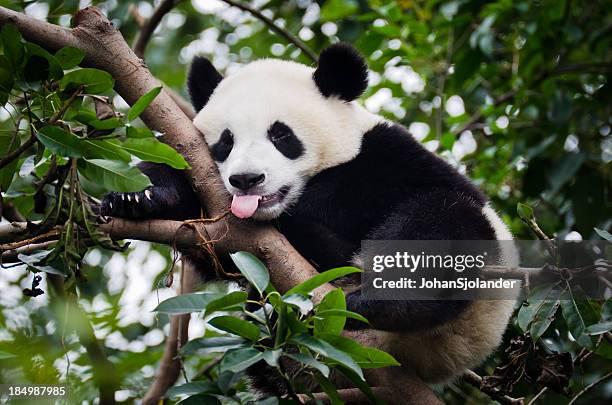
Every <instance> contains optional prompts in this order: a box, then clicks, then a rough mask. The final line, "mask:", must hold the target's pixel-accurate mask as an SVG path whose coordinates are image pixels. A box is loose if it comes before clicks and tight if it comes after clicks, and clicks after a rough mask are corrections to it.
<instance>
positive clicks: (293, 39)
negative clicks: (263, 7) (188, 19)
mask: <svg viewBox="0 0 612 405" xmlns="http://www.w3.org/2000/svg"><path fill="white" fill-rule="evenodd" d="M221 1H223V2H224V3H227V4H229V5H230V6H233V7H236V8H239V9H240V10H242V11H246V12H248V13H250V14H251V15H252V16H253V17H255V18H257V19H258V20H260V21H261V22H263V23H264V24H266V25H267V26H268V28H270V29H271V30H272V31H274V32H276V33H277V34H278V35H280V36H281V37H283V38H285V39H286V40H287V41H289V42H291V43H292V44H293V45H295V46H297V47H298V48H299V49H300V50H301V51H302V52H304V54H305V55H306V56H308V57H309V58H310V59H311V60H312V61H313V62H316V61H317V60H318V59H319V58H318V57H317V54H316V53H315V52H314V51H313V50H312V49H310V47H308V45H306V44H305V43H304V42H303V41H302V40H301V39H300V38H298V37H297V36H295V35H293V34H292V33H290V32H289V31H287V30H286V29H284V28H283V27H280V26H279V25H277V24H276V23H275V22H274V20H272V19H271V18H268V17H266V16H265V15H263V14H262V12H261V11H259V10H257V9H256V8H253V7H251V6H249V5H247V4H244V3H242V2H240V1H235V0H221Z"/></svg>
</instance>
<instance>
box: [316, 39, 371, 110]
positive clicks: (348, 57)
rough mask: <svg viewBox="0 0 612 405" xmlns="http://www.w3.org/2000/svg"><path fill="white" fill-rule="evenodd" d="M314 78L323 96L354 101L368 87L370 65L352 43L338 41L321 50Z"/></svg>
mask: <svg viewBox="0 0 612 405" xmlns="http://www.w3.org/2000/svg"><path fill="white" fill-rule="evenodd" d="M313 79H314V81H315V83H316V84H317V87H318V88H319V91H320V92H321V94H323V96H325V97H329V96H337V97H339V98H340V99H342V100H345V101H353V100H354V99H356V98H357V97H359V96H360V95H361V94H362V93H363V92H364V90H365V89H366V88H367V87H368V66H367V65H366V62H365V60H364V59H363V56H361V54H359V52H358V51H357V50H356V49H355V48H353V47H352V46H351V45H349V44H345V43H337V44H334V45H332V46H330V47H328V48H326V49H325V50H323V52H321V56H320V57H319V66H318V67H317V70H315V72H314V75H313Z"/></svg>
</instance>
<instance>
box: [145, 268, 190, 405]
mask: <svg viewBox="0 0 612 405" xmlns="http://www.w3.org/2000/svg"><path fill="white" fill-rule="evenodd" d="M198 284H199V277H198V273H197V269H195V268H194V266H192V265H191V264H188V263H187V261H183V265H182V267H181V287H180V290H179V294H188V293H191V292H194V291H195V290H196V287H197V285H198ZM189 319H190V315H189V314H187V315H174V316H172V317H171V318H170V333H169V335H168V339H167V340H166V347H165V348H164V356H163V358H162V360H161V363H160V366H159V369H158V372H157V375H156V376H155V380H154V381H153V384H151V386H150V387H149V389H148V390H147V393H146V395H145V396H144V398H143V399H142V404H143V405H156V404H159V402H160V399H161V398H163V396H164V394H165V393H166V391H167V390H168V388H170V387H172V386H173V385H174V383H175V382H176V380H177V378H178V376H179V374H180V372H181V360H180V358H179V357H178V353H179V350H180V348H181V346H183V345H184V344H185V343H186V342H187V338H188V335H187V332H188V330H189Z"/></svg>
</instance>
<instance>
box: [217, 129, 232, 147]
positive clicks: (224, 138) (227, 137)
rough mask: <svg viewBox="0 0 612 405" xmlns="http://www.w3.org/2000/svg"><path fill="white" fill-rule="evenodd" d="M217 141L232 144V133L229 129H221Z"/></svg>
mask: <svg viewBox="0 0 612 405" xmlns="http://www.w3.org/2000/svg"><path fill="white" fill-rule="evenodd" d="M219 143H222V144H224V145H233V144H234V134H232V131H230V130H229V129H225V130H223V132H222V133H221V137H220V138H219Z"/></svg>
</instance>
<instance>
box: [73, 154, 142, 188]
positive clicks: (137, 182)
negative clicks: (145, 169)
mask: <svg viewBox="0 0 612 405" xmlns="http://www.w3.org/2000/svg"><path fill="white" fill-rule="evenodd" d="M79 173H80V174H82V175H83V176H85V177H86V178H87V179H88V180H90V181H92V182H95V183H98V184H100V185H102V186H103V187H105V188H106V189H107V190H112V191H119V192H132V191H142V190H144V189H145V188H147V187H149V186H150V185H151V181H150V180H149V178H148V177H147V176H145V175H144V174H142V173H141V172H140V170H138V169H137V168H136V167H133V166H129V165H128V164H126V163H125V162H119V161H113V160H103V159H82V160H79Z"/></svg>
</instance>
